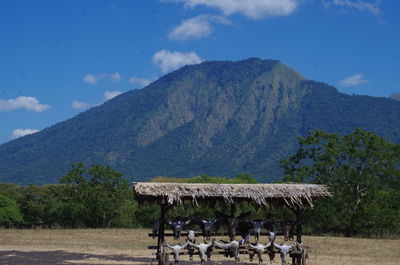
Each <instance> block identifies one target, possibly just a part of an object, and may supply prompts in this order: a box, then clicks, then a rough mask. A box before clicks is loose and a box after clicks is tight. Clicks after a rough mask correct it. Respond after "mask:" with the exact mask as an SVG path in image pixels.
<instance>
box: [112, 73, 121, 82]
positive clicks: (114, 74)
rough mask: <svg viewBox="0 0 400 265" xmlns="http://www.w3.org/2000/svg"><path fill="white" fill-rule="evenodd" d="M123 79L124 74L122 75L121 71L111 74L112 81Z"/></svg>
mask: <svg viewBox="0 0 400 265" xmlns="http://www.w3.org/2000/svg"><path fill="white" fill-rule="evenodd" d="M121 79H122V76H121V74H120V73H113V74H111V81H113V82H119V81H121Z"/></svg>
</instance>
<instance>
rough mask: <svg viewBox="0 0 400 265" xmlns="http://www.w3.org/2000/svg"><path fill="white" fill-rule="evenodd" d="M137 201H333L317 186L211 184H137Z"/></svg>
mask: <svg viewBox="0 0 400 265" xmlns="http://www.w3.org/2000/svg"><path fill="white" fill-rule="evenodd" d="M133 186H134V194H135V197H136V198H137V199H138V200H146V201H149V200H150V201H154V200H157V201H160V200H164V203H166V204H168V205H175V204H181V203H182V202H183V201H184V200H189V201H192V202H193V203H194V204H197V202H198V201H204V200H206V201H207V200H223V201H225V202H226V203H231V204H233V203H235V202H237V201H243V200H246V201H250V202H252V203H254V204H257V205H264V206H265V205H268V204H270V203H275V202H282V203H285V204H287V206H289V207H296V206H299V207H303V206H311V207H312V206H313V200H315V199H317V198H322V197H330V196H331V194H330V193H329V191H328V190H327V188H326V187H325V186H324V185H317V184H295V183H293V184H292V183H290V184H211V183H201V184H200V183H155V182H139V183H134V185H133Z"/></svg>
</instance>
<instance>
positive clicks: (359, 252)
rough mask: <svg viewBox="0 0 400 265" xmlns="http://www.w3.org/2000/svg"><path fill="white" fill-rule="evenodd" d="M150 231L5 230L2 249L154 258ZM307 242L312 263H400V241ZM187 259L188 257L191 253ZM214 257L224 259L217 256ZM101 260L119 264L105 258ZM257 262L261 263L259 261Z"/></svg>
mask: <svg viewBox="0 0 400 265" xmlns="http://www.w3.org/2000/svg"><path fill="white" fill-rule="evenodd" d="M148 232H149V230H144V229H82V230H81V229H76V230H1V231H0V233H1V236H0V251H8V250H16V251H25V252H29V251H56V250H61V251H65V252H74V253H87V254H96V255H125V256H128V257H136V258H137V257H151V254H152V253H153V252H154V250H148V249H147V247H146V246H147V245H154V244H155V242H156V240H155V239H152V238H149V237H148V236H147V233H148ZM264 240H265V239H264ZM181 241H182V240H181ZM304 241H305V244H306V245H308V246H310V247H311V248H312V253H311V255H310V259H309V260H308V264H310V265H331V264H332V265H352V264H354V265H358V264H359V265H361V264H362V265H370V264H371V265H372V264H374V265H375V264H381V265H395V264H396V265H398V264H400V250H399V249H400V240H373V239H351V238H339V237H305V238H304ZM277 242H278V243H280V242H283V240H282V238H278V240H277ZM183 259H187V256H184V257H183ZM212 259H213V260H222V259H224V258H223V257H216V256H213V257H212ZM196 260H197V259H196ZM242 260H243V261H245V262H248V256H246V255H242ZM275 260H276V263H275V264H280V262H279V256H277V257H276V258H275ZM267 261H268V257H267V256H265V257H264V262H265V263H266V264H269V262H267ZM66 262H67V263H76V261H71V262H68V261H66ZM101 263H102V264H116V263H115V262H114V263H113V261H109V262H107V261H104V260H102V261H101ZM256 263H258V262H257V261H256V260H255V264H256ZM79 264H99V260H95V259H93V258H92V259H86V260H81V261H79ZM118 264H136V263H135V262H131V263H129V262H126V263H124V262H119V263H118Z"/></svg>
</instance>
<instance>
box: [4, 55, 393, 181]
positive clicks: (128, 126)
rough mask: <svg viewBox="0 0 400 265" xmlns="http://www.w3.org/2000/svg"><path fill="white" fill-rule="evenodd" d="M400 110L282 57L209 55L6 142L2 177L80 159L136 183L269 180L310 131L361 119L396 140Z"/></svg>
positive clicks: (341, 127)
mask: <svg viewBox="0 0 400 265" xmlns="http://www.w3.org/2000/svg"><path fill="white" fill-rule="evenodd" d="M399 117H400V102H398V101H395V100H392V99H388V98H376V97H369V96H357V95H346V94H342V93H339V92H338V91H337V90H336V89H335V88H334V87H332V86H329V85H327V84H324V83H320V82H314V81H310V80H307V79H305V78H304V77H302V76H301V75H300V74H299V73H297V72H296V71H294V70H293V69H291V68H289V67H287V66H285V65H284V64H282V63H280V62H278V61H274V60H260V59H257V58H250V59H247V60H242V61H237V62H228V61H222V62H204V63H201V64H198V65H192V66H185V67H183V68H181V69H179V70H177V71H175V72H172V73H170V74H167V75H165V76H163V77H161V78H160V79H159V80H157V81H155V82H153V83H152V84H150V85H149V86H147V87H145V88H143V89H141V90H133V91H130V92H127V93H124V94H122V95H120V96H118V97H116V98H113V99H112V100H109V101H107V102H106V103H104V104H103V105H101V106H98V107H94V108H92V109H90V110H88V111H85V112H83V113H81V114H79V115H77V116H75V117H73V118H72V119H69V120H67V121H64V122H61V123H58V124H56V125H54V126H51V127H49V128H47V129H44V130H42V131H40V132H39V133H35V134H32V135H28V136H25V137H22V138H19V139H16V140H13V141H11V142H8V143H5V144H3V145H1V146H0V181H2V182H14V183H19V184H29V183H33V184H45V183H57V182H58V181H59V179H60V177H62V176H65V175H66V174H67V172H68V171H69V169H70V167H71V165H73V164H75V163H76V162H82V163H84V164H86V165H92V164H102V165H105V166H110V167H112V168H114V169H116V170H118V171H119V172H122V173H123V175H124V176H125V177H127V178H128V180H129V181H133V180H134V181H144V180H149V179H151V178H153V177H156V176H168V177H178V178H182V177H192V176H199V175H204V174H206V175H210V176H220V177H228V176H234V175H237V174H239V173H248V174H250V175H252V176H254V177H255V178H256V179H257V180H258V181H261V182H269V181H273V180H277V179H281V178H282V175H283V170H282V169H281V168H280V167H279V161H280V160H281V159H284V158H286V157H288V156H289V155H290V154H292V153H294V152H295V151H296V150H297V147H298V142H297V138H296V137H298V136H305V135H306V134H307V132H308V131H309V130H316V129H320V130H323V131H325V132H327V133H338V134H339V135H344V134H347V133H350V132H352V131H353V130H354V129H355V128H356V127H359V128H362V129H364V130H368V131H370V132H372V133H375V134H377V135H379V136H382V137H384V138H386V139H388V140H389V141H391V142H394V143H399V142H400V121H399Z"/></svg>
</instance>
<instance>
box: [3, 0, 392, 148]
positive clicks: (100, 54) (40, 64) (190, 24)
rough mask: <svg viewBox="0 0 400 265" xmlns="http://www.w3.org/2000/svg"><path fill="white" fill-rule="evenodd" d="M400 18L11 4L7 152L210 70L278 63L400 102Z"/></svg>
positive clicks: (283, 5)
mask: <svg viewBox="0 0 400 265" xmlns="http://www.w3.org/2000/svg"><path fill="white" fill-rule="evenodd" d="M399 10H400V1H395V0H380V1H379V0H371V1H369V0H365V1H364V0H363V1H361V0H175V1H174V0H162V1H159V0H142V1H141V0H118V1H117V0H116V1H111V0H58V1H54V0H48V1H46V0H38V1H31V0H25V1H21V0H3V1H1V3H0V36H1V37H0V73H1V74H0V144H1V143H5V142H7V141H10V140H12V139H15V138H16V137H20V136H23V135H25V134H28V133H33V132H36V131H40V130H42V129H44V128H46V127H49V126H51V125H53V124H55V123H57V122H61V121H64V120H66V119H68V118H71V117H73V116H74V115H76V114H78V113H79V112H82V111H84V110H86V109H88V108H90V107H91V106H95V105H98V104H101V103H103V102H104V101H106V100H107V99H109V98H112V97H113V96H115V95H118V94H120V93H122V92H126V91H129V90H132V89H140V88H142V87H143V86H145V85H146V84H148V83H149V82H151V81H154V80H155V79H157V78H158V77H160V76H162V75H164V74H166V73H168V72H170V71H172V70H174V69H176V68H178V67H181V66H182V65H184V64H194V63H199V62H201V61H204V60H240V59H245V58H248V57H259V58H262V59H277V60H280V61H281V62H283V63H285V64H286V65H288V66H290V67H292V68H294V69H296V70H297V71H299V72H300V73H302V74H303V75H304V76H305V77H306V78H308V79H312V80H316V81H322V82H326V83H328V84H331V85H333V86H335V87H337V88H338V89H339V90H340V91H341V92H344V93H348V94H364V95H371V96H378V97H387V96H389V95H391V94H393V93H399V92H400V17H399V16H398V11H399Z"/></svg>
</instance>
